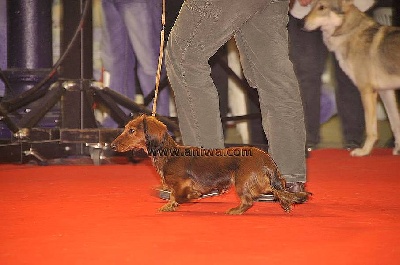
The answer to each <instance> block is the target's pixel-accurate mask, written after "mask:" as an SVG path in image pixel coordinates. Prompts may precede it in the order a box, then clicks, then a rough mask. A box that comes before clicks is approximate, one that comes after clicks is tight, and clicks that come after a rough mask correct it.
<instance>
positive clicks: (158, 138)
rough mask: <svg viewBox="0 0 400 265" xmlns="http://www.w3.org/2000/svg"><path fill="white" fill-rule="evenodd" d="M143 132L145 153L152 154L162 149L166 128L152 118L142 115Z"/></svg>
mask: <svg viewBox="0 0 400 265" xmlns="http://www.w3.org/2000/svg"><path fill="white" fill-rule="evenodd" d="M143 131H144V133H145V137H146V146H147V151H148V152H149V153H150V152H153V153H154V151H157V150H160V149H161V148H162V147H163V142H164V141H165V137H166V134H167V133H168V132H167V126H165V124H163V123H162V122H160V121H158V120H157V119H156V118H154V117H150V116H146V115H143Z"/></svg>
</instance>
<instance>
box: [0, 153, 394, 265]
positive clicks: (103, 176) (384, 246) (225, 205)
mask: <svg viewBox="0 0 400 265" xmlns="http://www.w3.org/2000/svg"><path fill="white" fill-rule="evenodd" d="M399 162H400V157H395V156H392V155H391V151H390V150H388V149H380V150H375V151H374V153H373V154H372V155H371V156H368V157H363V158H352V157H350V156H349V154H348V152H346V151H344V150H317V151H313V153H312V156H311V158H309V159H308V172H309V183H308V189H309V190H310V191H311V192H313V194H314V195H313V198H312V200H311V201H310V202H308V203H306V204H303V205H297V206H296V207H295V208H294V209H293V211H292V213H290V214H286V213H285V212H283V210H282V209H281V208H280V207H279V206H278V204H277V203H269V202H257V203H255V205H254V206H253V208H251V209H250V210H249V211H248V212H247V213H246V214H244V215H242V216H227V215H225V214H224V212H225V211H226V210H227V209H229V208H231V207H234V206H236V204H237V199H236V197H235V195H234V193H233V192H230V193H228V194H226V195H224V196H219V197H213V198H207V199H202V200H198V201H195V202H193V203H190V204H186V205H185V204H184V205H182V206H181V207H180V208H179V211H178V212H175V213H159V212H157V208H159V207H160V206H161V205H162V204H163V203H165V202H164V201H162V200H161V199H159V198H157V197H156V196H154V192H153V190H154V188H155V187H157V186H158V185H159V179H158V176H157V175H156V173H155V171H154V169H153V168H152V166H151V165H150V163H149V161H148V160H146V161H144V162H142V163H140V164H136V165H135V164H121V165H102V166H92V165H84V166H82V165H80V166H78V165H74V166H73V165H70V166H64V165H62V166H61V165H58V166H42V167H40V166H32V165H10V164H3V165H0V199H1V200H0V264H6V265H13V264H191V265H193V264H296V265H299V264H363V265H365V264H400V222H399V221H400V211H399V210H400V200H399V196H398V195H399V190H398V189H399V184H398V182H399V179H400V166H399V165H400V163H399Z"/></svg>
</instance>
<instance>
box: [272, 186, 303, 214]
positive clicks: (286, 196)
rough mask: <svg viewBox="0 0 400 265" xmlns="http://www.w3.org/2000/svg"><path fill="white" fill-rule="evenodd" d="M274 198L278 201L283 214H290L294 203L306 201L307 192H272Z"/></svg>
mask: <svg viewBox="0 0 400 265" xmlns="http://www.w3.org/2000/svg"><path fill="white" fill-rule="evenodd" d="M272 192H273V194H274V196H275V198H276V199H277V200H278V201H279V203H280V205H281V207H282V209H283V210H285V212H290V210H291V207H292V205H293V204H295V203H304V202H306V201H307V200H308V197H309V195H310V193H309V192H306V191H301V192H290V191H287V190H275V189H273V190H272Z"/></svg>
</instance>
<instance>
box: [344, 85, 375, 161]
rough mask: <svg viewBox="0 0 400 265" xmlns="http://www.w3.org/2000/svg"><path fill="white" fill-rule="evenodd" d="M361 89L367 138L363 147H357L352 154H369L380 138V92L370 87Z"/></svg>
mask: <svg viewBox="0 0 400 265" xmlns="http://www.w3.org/2000/svg"><path fill="white" fill-rule="evenodd" d="M360 91H361V100H362V103H363V107H364V115H365V129H366V139H365V142H364V145H363V147H362V148H356V149H354V150H353V151H351V153H350V154H351V156H366V155H369V154H370V153H371V150H372V148H373V147H374V144H375V142H376V140H377V139H378V120H377V116H376V105H377V96H378V94H377V92H375V91H373V90H372V89H369V88H360ZM364 91H366V92H364Z"/></svg>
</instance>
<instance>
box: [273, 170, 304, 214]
mask: <svg viewBox="0 0 400 265" xmlns="http://www.w3.org/2000/svg"><path fill="white" fill-rule="evenodd" d="M265 169H266V175H267V176H269V180H270V183H271V188H272V193H273V194H274V197H275V199H276V200H278V201H279V203H280V205H281V207H282V208H283V210H285V211H286V212H290V210H291V206H292V205H293V204H295V203H304V202H306V201H307V200H308V198H309V196H310V195H311V193H309V192H307V191H301V192H291V191H288V190H286V181H285V179H284V178H283V177H282V175H281V173H280V172H279V170H278V168H277V167H274V169H273V170H272V169H271V168H268V167H266V168H265Z"/></svg>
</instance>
